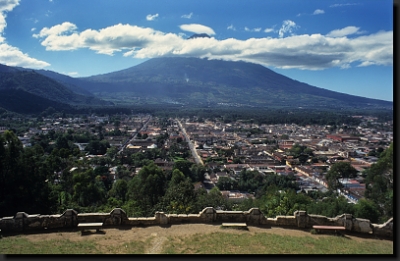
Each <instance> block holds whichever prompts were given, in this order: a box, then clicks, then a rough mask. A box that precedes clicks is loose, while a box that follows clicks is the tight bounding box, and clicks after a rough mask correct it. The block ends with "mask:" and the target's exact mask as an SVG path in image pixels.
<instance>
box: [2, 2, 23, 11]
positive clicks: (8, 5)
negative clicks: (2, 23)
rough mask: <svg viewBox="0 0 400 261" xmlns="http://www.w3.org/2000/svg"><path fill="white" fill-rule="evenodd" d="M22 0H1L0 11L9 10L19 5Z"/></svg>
mask: <svg viewBox="0 0 400 261" xmlns="http://www.w3.org/2000/svg"><path fill="white" fill-rule="evenodd" d="M19 1H20V0H1V1H0V12H9V11H11V10H13V9H14V7H16V6H17V5H19Z"/></svg>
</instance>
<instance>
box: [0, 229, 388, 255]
mask: <svg viewBox="0 0 400 261" xmlns="http://www.w3.org/2000/svg"><path fill="white" fill-rule="evenodd" d="M0 253H1V254H194V253H196V254H289V253H290V254H295V253H300V254H393V241H391V240H384V239H377V238H374V237H360V236H355V235H349V234H345V235H344V236H336V235H328V234H311V233H310V230H297V229H285V228H280V227H272V228H259V227H252V226H250V227H248V230H238V229H222V228H221V227H220V225H207V224H190V225H189V224H185V225H172V226H170V227H160V226H151V227H133V228H128V229H115V228H107V229H103V230H102V231H100V232H95V231H88V232H85V233H84V234H81V232H80V231H76V230H75V231H58V232H50V233H41V234H23V235H13V236H7V235H4V236H3V238H2V239H0Z"/></svg>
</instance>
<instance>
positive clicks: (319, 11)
mask: <svg viewBox="0 0 400 261" xmlns="http://www.w3.org/2000/svg"><path fill="white" fill-rule="evenodd" d="M324 13H325V11H324V10H321V9H317V10H315V11H314V13H313V15H318V14H324Z"/></svg>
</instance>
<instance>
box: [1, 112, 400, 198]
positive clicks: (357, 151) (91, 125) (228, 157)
mask: <svg viewBox="0 0 400 261" xmlns="http://www.w3.org/2000/svg"><path fill="white" fill-rule="evenodd" d="M352 117H357V118H359V119H360V120H361V121H360V122H361V123H360V124H359V125H357V126H349V125H345V124H342V125H340V126H330V125H306V126H299V125H296V124H274V125H266V124H263V125H257V124H254V123H249V122H244V121H236V122H233V123H232V122H230V123H224V122H222V121H212V120H203V119H200V118H198V117H191V118H179V119H178V118H169V119H160V118H158V117H155V116H152V115H149V114H136V115H122V114H121V115H118V117H117V118H116V117H115V116H107V115H106V116H104V115H103V116H97V115H89V116H86V117H76V118H72V117H44V118H42V119H41V122H40V125H38V126H37V127H30V128H29V131H27V132H24V133H20V134H19V135H18V138H19V139H20V141H21V142H22V144H23V146H24V147H29V146H31V142H32V140H35V139H38V137H40V135H47V134H48V133H51V132H62V133H68V132H81V133H84V132H89V133H91V134H92V135H95V136H100V135H104V139H105V140H106V141H107V142H108V144H107V145H108V147H109V148H108V149H107V152H106V153H89V152H86V154H85V158H86V159H87V160H92V159H94V158H101V157H105V156H107V154H108V156H110V153H113V158H114V159H115V157H120V158H123V157H127V155H132V154H134V153H137V152H142V153H145V152H149V151H151V150H154V149H161V150H162V151H164V152H165V153H163V154H162V155H163V156H160V157H158V158H156V159H155V160H154V164H155V165H157V166H158V167H160V168H161V169H163V170H172V167H173V164H174V162H173V161H172V160H171V159H172V157H171V155H172V153H173V154H174V157H175V158H176V157H178V158H186V159H187V160H189V161H191V162H194V163H197V164H201V165H203V166H205V168H206V169H207V172H206V173H205V174H204V179H202V181H199V182H197V183H196V184H194V188H195V189H198V188H201V187H203V188H205V189H206V190H207V191H210V190H211V189H212V188H213V187H215V186H216V185H217V184H218V182H220V183H221V181H223V180H225V181H229V180H238V179H239V177H240V175H239V174H240V173H241V172H242V171H243V170H246V171H256V172H258V173H260V174H261V175H266V174H275V175H282V176H291V177H294V178H295V180H296V182H297V183H298V185H299V187H300V191H303V192H306V193H309V191H321V192H325V191H327V190H328V184H327V180H326V177H325V176H326V174H327V172H328V170H329V169H330V167H331V166H332V164H334V163H337V162H349V163H350V164H351V166H352V167H354V168H355V169H356V170H357V176H356V177H355V178H348V179H342V180H340V182H341V183H342V185H343V186H342V189H338V192H339V194H341V195H344V196H345V197H346V198H347V200H348V202H350V203H357V202H358V200H359V199H361V198H363V196H364V191H365V183H364V178H365V170H366V169H368V168H370V166H371V165H372V164H373V163H376V162H377V160H378V155H379V153H381V152H382V151H384V150H385V149H386V148H388V147H389V145H390V143H391V142H393V121H386V122H379V121H378V119H377V118H376V117H369V116H357V115H355V116H352ZM13 120H14V121H18V120H21V121H22V119H13ZM24 121H26V120H24ZM29 121H31V122H36V121H37V119H36V118H30V119H28V122H29ZM6 129H7V127H6V126H0V134H1V133H2V132H4V131H5V130H6ZM161 137H162V138H161ZM51 142H52V143H54V142H55V141H51ZM75 145H76V146H77V148H79V150H80V151H82V152H84V151H85V148H86V147H87V145H88V143H85V142H82V143H78V142H77V143H75ZM168 155H169V157H168ZM93 162H95V161H93ZM120 162H122V163H123V167H124V168H125V169H126V170H127V171H128V172H129V176H130V177H133V176H135V175H137V174H138V173H139V171H140V170H141V167H135V166H134V165H130V164H129V162H128V163H126V162H125V163H124V161H123V160H122V161H120ZM107 166H108V167H109V175H110V177H111V179H112V180H113V182H116V181H117V180H118V179H119V178H121V177H119V175H118V173H117V167H118V166H116V165H113V162H112V161H111V162H109V164H107ZM74 169H75V168H71V171H73V170H74ZM60 175H61V172H60V173H59V176H58V177H57V176H56V177H55V179H54V181H53V182H58V181H59V178H60ZM227 184H230V183H229V182H228V183H227ZM221 193H222V195H223V196H224V197H225V198H226V199H228V200H230V201H235V202H240V201H242V200H244V199H248V198H254V191H253V192H249V191H239V190H237V189H234V188H233V187H232V185H231V186H230V187H229V186H227V187H226V188H225V187H224V188H223V189H221Z"/></svg>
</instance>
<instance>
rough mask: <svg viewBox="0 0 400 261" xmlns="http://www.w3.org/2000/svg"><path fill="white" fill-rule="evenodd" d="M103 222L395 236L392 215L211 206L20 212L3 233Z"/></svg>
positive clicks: (0, 222)
mask: <svg viewBox="0 0 400 261" xmlns="http://www.w3.org/2000/svg"><path fill="white" fill-rule="evenodd" d="M94 222H103V224H104V227H105V228H106V227H120V226H131V227H132V226H163V225H174V224H190V223H203V224H222V223H223V222H232V223H247V225H249V226H260V227H271V226H281V227H288V228H289V227H290V228H300V229H307V228H312V226H313V225H328V226H329V225H330V226H344V227H345V228H346V230H347V231H353V232H358V233H366V234H374V235H377V236H382V237H388V238H393V218H391V219H389V220H388V221H387V222H385V223H384V224H372V223H371V222H370V221H369V220H368V219H361V218H354V217H353V216H352V215H351V214H342V215H340V216H336V217H334V218H328V217H325V216H320V215H312V214H307V213H306V211H295V212H294V215H293V216H276V217H275V218H266V217H265V216H264V215H263V214H262V212H261V211H260V209H258V208H251V209H250V210H248V211H220V210H215V209H214V208H212V207H207V208H205V209H203V210H202V211H201V212H200V213H199V214H165V213H163V212H156V213H155V215H154V217H137V218H135V217H128V216H127V215H126V212H125V211H124V210H122V209H120V208H115V209H113V210H112V211H111V212H110V213H77V212H76V211H75V210H73V209H67V210H66V211H65V212H64V213H63V214H61V215H59V214H57V215H40V214H35V215H29V214H27V213H25V212H18V213H17V214H16V215H15V216H14V217H3V218H0V229H1V231H2V232H4V233H7V232H14V233H15V232H17V233H19V232H21V233H22V232H25V231H35V232H40V231H43V230H50V229H68V228H76V227H77V225H78V223H94Z"/></svg>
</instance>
